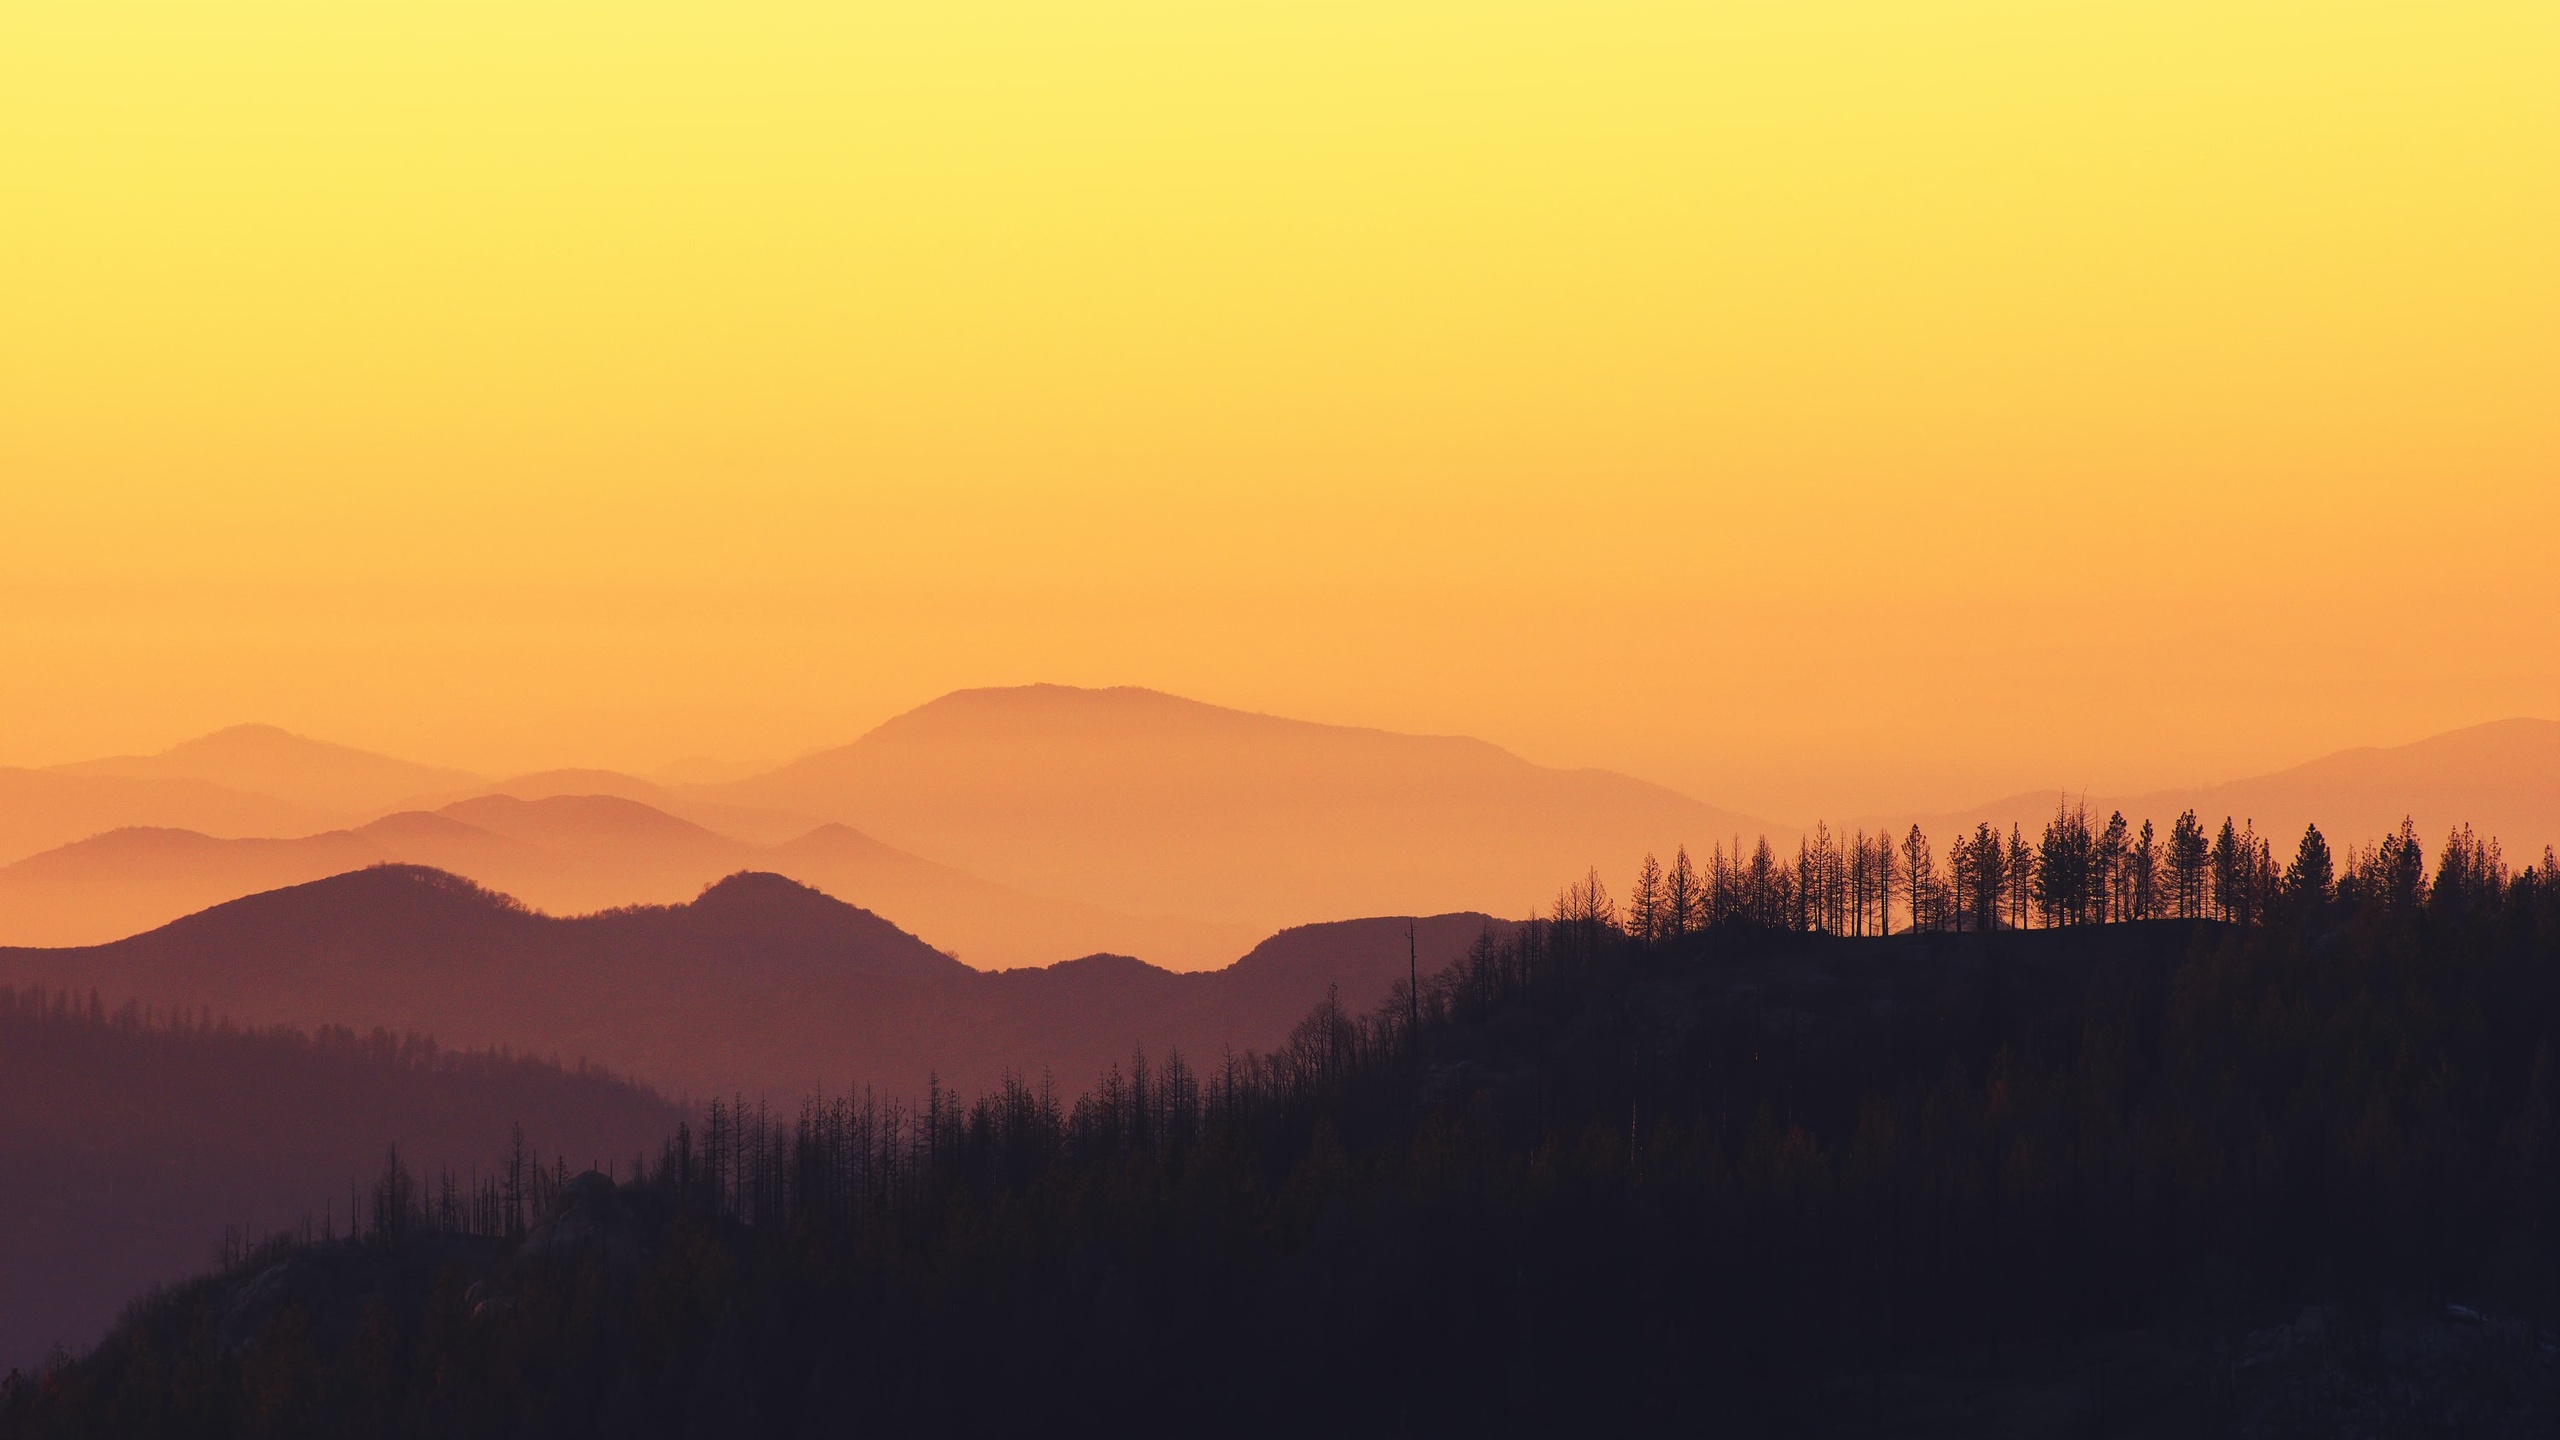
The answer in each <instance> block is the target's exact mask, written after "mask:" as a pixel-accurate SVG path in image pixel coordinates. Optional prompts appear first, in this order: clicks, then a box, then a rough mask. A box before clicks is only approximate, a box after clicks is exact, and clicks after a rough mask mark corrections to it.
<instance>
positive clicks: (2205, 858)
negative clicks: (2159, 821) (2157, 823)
mask: <svg viewBox="0 0 2560 1440" xmlns="http://www.w3.org/2000/svg"><path fill="white" fill-rule="evenodd" d="M2168 858H2169V898H2170V901H2171V903H2172V904H2173V905H2174V906H2175V907H2176V909H2177V913H2178V918H2179V919H2181V920H2194V919H2198V918H2200V917H2201V916H2203V914H2204V902H2205V893H2206V892H2205V875H2206V870H2207V867H2208V865H2209V863H2210V861H2211V858H2212V845H2211V843H2210V842H2208V841H2207V840H2206V839H2205V835H2204V825H2203V824H2202V822H2200V821H2198V820H2197V819H2196V812H2194V811H2193V810H2188V811H2185V812H2183V813H2181V814H2180V815H2179V816H2178V819H2177V822H2176V823H2175V824H2173V825H2171V826H2170V827H2169V857H2168Z"/></svg>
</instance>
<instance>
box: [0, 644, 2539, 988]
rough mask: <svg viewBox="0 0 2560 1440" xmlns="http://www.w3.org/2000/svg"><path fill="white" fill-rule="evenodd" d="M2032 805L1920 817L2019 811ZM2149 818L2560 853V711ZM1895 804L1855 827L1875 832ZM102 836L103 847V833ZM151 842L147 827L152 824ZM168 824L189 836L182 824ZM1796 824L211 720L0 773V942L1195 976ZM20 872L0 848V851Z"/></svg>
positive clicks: (977, 710)
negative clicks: (580, 934) (349, 925)
mask: <svg viewBox="0 0 2560 1440" xmlns="http://www.w3.org/2000/svg"><path fill="white" fill-rule="evenodd" d="M2061 798H2062V795H2061V792H2059V791H2033V792H2027V793H2024V794H2020V795H2015V796H2009V797H2006V798H2003V799H2001V800H1997V801H1992V802H1988V803H1986V804H1983V805H1977V806H1973V807H1969V808H1966V809H1963V810H1957V811H1949V812H1945V813H1941V814H1936V815H1928V816H1921V817H1917V818H1918V820H1919V823H1920V824H1922V825H1923V826H1924V828H1927V829H1928V830H1929V831H1930V832H1931V833H1932V834H1933V835H1942V834H1945V833H1952V832H1953V831H1955V830H1958V829H1962V828H1969V827H1970V826H1971V825H1972V824H1974V823H1975V822H1976V821H1978V820H1989V821H1992V822H1993V823H1995V824H1999V825H2001V826H2003V827H2004V828H2005V827H2006V826H2008V825H2009V824H2011V823H2016V824H2019V825H2022V826H2025V827H2028V828H2033V827H2035V826H2039V825H2041V824H2042V823H2043V821H2044V820H2045V819H2046V818H2047V817H2049V816H2050V815H2051V814H2052V813H2053V809H2054V806H2055V804H2056V803H2057V802H2058V801H2059V800H2060V799H2061ZM2090 800H2091V803H2092V804H2093V805H2094V806H2096V808H2098V809H2099V810H2100V812H2101V813H2104V812H2105V811H2106V810H2109V809H2114V808H2121V809H2123V810H2124V811H2125V813H2126V814H2127V816H2128V817H2130V818H2132V819H2133V820H2135V821H2136V822H2137V823H2138V822H2139V821H2140V820H2142V819H2143V818H2146V817H2148V818H2150V819H2153V820H2154V821H2156V822H2158V823H2160V824H2162V825H2164V826H2165V825H2166V824H2167V822H2168V821H2169V820H2170V819H2171V818H2173V817H2174V816H2175V815H2176V814H2177V813H2178V811H2180V810H2182V809H2185V808H2189V807H2193V808H2194V809H2196V810H2197V812H2198V813H2199V814H2202V815H2204V816H2206V817H2207V818H2208V819H2211V820H2214V821H2217V822H2218V821H2219V819H2220V818H2221V817H2222V816H2224V815H2226V814H2227V815H2230V816H2232V817H2233V818H2235V819H2241V820H2255V821H2256V823H2257V825H2258V828H2259V829H2260V830H2261V831H2262V832H2265V833H2268V834H2270V835H2276V836H2279V837H2280V838H2285V839H2289V838H2290V837H2291V836H2293V835H2296V834H2298V833H2299V832H2300V830H2301V827H2302V826H2303V825H2304V824H2305V823H2307V822H2309V821H2311V820H2314V819H2317V820H2318V821H2319V822H2320V824H2321V825H2322V827H2323V828H2324V830H2326V831H2328V832H2329V833H2330V834H2331V835H2332V837H2333V838H2335V839H2337V840H2339V841H2342V842H2352V841H2358V840H2362V839H2367V838H2370V837H2372V836H2374V835H2377V834H2379V833H2381V832H2382V831H2383V830H2384V829H2387V828H2390V827H2392V826H2396V825H2397V824H2398V822H2399V820H2400V817H2401V816H2402V815H2404V814H2405V815H2410V816H2412V817H2414V818H2415V820H2416V821H2417V823H2418V826H2419V828H2420V830H2421V831H2422V832H2423V833H2424V834H2425V835H2427V837H2428V838H2429V842H2430V844H2431V845H2432V844H2435V843H2439V842H2440V840H2441V837H2442V834H2443V832H2444V831H2445V830H2446V829H2447V828H2449V827H2450V826H2451V825H2453V824H2454V823H2456V822H2458V821H2466V820H2467V821H2468V822H2470V823H2471V824H2472V825H2473V826H2475V827H2476V828H2478V829H2479V830H2481V831H2482V832H2484V833H2486V834H2493V835H2496V836H2498V837H2499V838H2500V839H2501V840H2502V841H2503V842H2504V843H2505V845H2506V848H2507V850H2508V852H2509V853H2510V854H2511V855H2515V856H2517V857H2519V858H2522V857H2526V856H2534V855H2538V854H2539V853H2540V850H2541V847H2542V846H2543V845H2545V844H2560V723H2555V722H2552V721H2542V720H2510V721H2501V722H2498V723H2495V724H2491V725H2482V726H2475V727H2472V728H2470V729H2467V730H2460V731H2454V732H2451V733H2449V734H2446V735H2440V736H2437V737H2434V738H2432V739H2429V740H2425V741H2421V742H2419V743H2417V744H2414V745H2405V746H2400V747H2396V748H2391V749H2363V750H2350V751H2342V752H2339V753H2337V754H2335V755H2330V756H2327V757H2324V758H2322V759H2319V760H2315V761H2312V762H2310V763H2308V764H2306V765H2302V766H2298V767H2295V768H2293V769H2291V770H2286V771H2281V772H2277V773H2275V774H2272V775H2267V776H2260V777H2255V778H2251V779H2245V780H2239V781H2233V782H2230V783H2227V784H2221V785H2215V786H2210V787H2202V788H2198V789H2193V790H2186V791H2165V792H2160V793H2157V794H2149V795H2139V796H2129V797H2106V796H2095V797H2090ZM1913 818H1914V817H1910V816H1898V817H1869V818H1868V820H1867V821H1865V822H1864V823H1865V824H1867V825H1869V826H1870V827H1881V828H1891V829H1895V830H1899V829H1901V828H1903V827H1904V826H1907V825H1908V824H1910V823H1912V820H1913ZM117 830H125V831H127V832H129V833H124V834H109V833H105V832H110V831H117ZM153 832H159V833H153ZM167 832H191V833H185V834H176V833H167ZM1763 833H1766V834H1768V835H1769V837H1770V838H1771V839H1772V840H1773V841H1775V842H1777V843H1779V844H1780V845H1782V846H1784V845H1788V844H1791V843H1792V841H1793V839H1794V836H1795V833H1796V832H1795V831H1793V830H1791V829H1787V828H1784V827H1778V826H1771V825H1766V824H1763V823H1762V822H1760V821H1758V820H1755V819H1753V818H1751V817H1748V816H1742V815H1736V814H1734V813H1732V812H1729V811H1725V810H1720V809H1716V808H1715V807H1712V806H1709V805H1705V804H1702V803H1700V802H1697V801H1695V800H1692V799H1689V798H1688V797H1686V796H1682V795H1679V794H1677V793H1675V792H1673V791H1670V790H1666V789H1663V788H1662V787H1660V786H1655V785H1650V784H1647V783H1645V782H1643V781H1640V780H1635V779H1631V778H1629V777H1626V776H1623V775H1616V774H1611V773H1609V772H1605V771H1596V770H1558V769H1552V768H1548V767H1544V766H1539V765H1534V764H1531V763H1529V762H1527V761H1525V760H1522V759H1520V758H1519V757H1517V756H1514V755H1511V754H1510V753H1508V752H1506V751H1503V750H1501V749H1499V748H1497V747H1495V746H1492V745H1488V744H1485V743H1483V742H1481V741H1476V740H1468V739H1463V738H1456V737H1433V736H1415V735H1399V734H1393V733H1389V732H1386V731H1379V730H1364V729H1356V728H1348V727H1342V726H1330V725H1316V724H1309V723H1306V722H1303V721H1296V720H1287V719H1280V718H1277V717H1273V716H1267V715H1256V714H1249V713H1246V712H1242V711H1237V710H1230V709H1223V708H1220V707H1217V706H1212V705H1204V704H1200V703H1198V702H1195V701H1190V700H1185V699H1181V698H1179V697H1176V696H1171V695H1165V694H1161V693H1158V692H1154V691H1148V690H1139V689H1128V688H1123V689H1114V690H1080V689H1073V688H1069V687H1064V686H1051V685H1035V686H1025V687H1020V688H1014V689H997V690H966V691H960V692H956V693H954V694H951V695H946V696H944V697H942V698H941V699H939V700H935V701H933V702H931V703H929V704H927V705H924V706H922V707H919V708H918V709H916V710H912V711H909V712H908V713H906V714H904V715H900V716H898V717H896V718H895V719H892V720H890V721H888V722H887V723H885V724H883V725H881V726H879V727H878V728H877V729H875V730H873V731H871V732H870V733H869V734H867V735H864V736H863V737H862V738H860V739H859V740H856V741H855V742H854V743H852V744H850V745H846V746H841V747H838V748H836V749H831V750H826V751H822V752H819V753H817V754H814V755H810V756H807V757H804V758H802V759H800V760H797V761H794V762H793V763H791V764H789V765H786V766H783V767H781V768H779V769H776V770H773V771H771V772H768V773H765V774H762V775H757V776H753V777H750V778H748V779H744V780H733V781H727V782H723V783H719V784H662V783H657V782H653V781H651V780H646V779H642V778H639V777H636V776H631V775H625V774H620V773H618V772H614V771H606V770H556V771H547V772H542V773H538V774H531V775H519V776H515V777H511V778H508V779H502V780H494V781H493V780H487V779H484V778H481V777H476V776H471V775H467V774H464V773H463V772H460V771H455V770H450V769H442V768H438V767H433V766H424V765H416V764H412V763H410V762H407V761H402V760H397V759H392V758H390V757H386V756H378V755H369V754H366V753H365V752H362V751H357V750H351V749H348V748H346V747H343V746H337V745H330V744H327V743H325V742H321V741H316V740H310V739H305V738H303V737H300V736H295V735H291V734H288V733H287V732H284V731H281V730H277V729H275V728H273V727H271V726H238V727H234V728H233V729H230V730H225V731H221V732H218V733H216V734H214V735H210V736H206V737H203V738H202V739H199V740H194V741H190V742H188V743H186V744H184V745H180V746H178V747H176V748H175V749H172V750H170V751H167V752H165V753H163V754H160V755H154V756H139V757H121V758H116V759H111V760H101V761H91V762H84V763H81V764H78V765H70V766H62V767H56V768H54V769H50V770H5V769H0V943H19V944H48V945H52V944H68V943H94V942H100V941H104V940H106V939H110V938H115V937H119V936H123V935H129V934H134V933H137V932H139V931H141V930H144V929H147V928H149V927H151V926H153V925H157V924H161V923H165V922H167V921H169V920H172V919H175V918H177V917H178V916H181V915H184V914H188V913H191V912H193V911H195V910H197V909H201V908H203V907H205V906H207V905H211V904H216V903H219V902H221V901H223V900H228V899H234V898H238V897H240V896H244V895H248V894H251V893H254V892H256V891H259V890H263V889H272V888H275V887H277V886H281V885H289V884H295V883H300V882H303V881H307V880H312V879H317V878H320V877H322V876H325V875H329V874H334V873H338V872H341V871H344V870H347V869H351V868H355V867H357V866H360V865H366V864H372V863H378V862H384V861H393V862H403V863H415V864H425V865H431V866H435V867H437V868H441V869H446V870H451V871H453V872H455V873H457V874H462V875H466V876H469V877H470V878H472V879H473V880H476V881H478V882H480V883H482V884H485V885H488V886H491V887H494V888H496V889H499V890H503V891H505V892H507V893H509V894H512V895H516V896H518V897H519V898H522V899H524V900H526V901H527V902H528V903H531V904H533V905H536V906H538V907H540V908H542V909H545V910H549V911H553V912H556V913H572V912H580V911H586V910H592V909H597V908H602V907H608V906H614V905H627V904H641V903H671V902H675V901H679V900H684V899H688V898H690V897H691V896H692V895H694V894H696V893H697V892H699V890H700V889H701V887H702V886H703V885H705V884H707V883H709V882H710V881H712V880H714V879H717V878H718V877H720V876H722V875H725V874H728V873H730V872H732V871H735V870H740V869H758V870H768V871H773V872H776V873H780V874H785V875H788V876H791V877H792V878H794V879H797V880H800V881H802V882H804V883H806V884H809V885H813V886H816V887H818V888H820V889H822V890H825V891H827V892H828V893H830V894H833V895H835V896H837V897H839V898H841V899H844V900H847V901H849V902H852V903H854V904H857V905H861V906H863V907H865V908H868V909H870V910H873V911H875V912H877V913H879V914H883V915H887V916H890V917H893V918H894V919H895V920H896V921H897V923H898V924H900V925H902V926H904V927H906V928H908V929H909V930H911V931H913V932H914V933H916V934H917V935H919V936H922V937H923V938H924V939H926V940H927V941H929V942H930V943H931V944H932V945H934V946H935V947H938V948H941V949H944V950H946V951H949V952H951V953H954V954H957V955H958V956H959V957H960V958H961V959H963V960H965V961H967V962H968V963H969V964H971V965H974V966H977V967H979V968H989V969H992V968H1011V967H1019V966H1024V965H1035V964H1047V963H1050V962H1053V961H1057V960H1061V959H1065V958H1068V957H1071V956H1076V955H1082V954H1087V953H1091V952H1095V951H1109V952H1115V953H1124V954H1132V955H1137V956H1140V957H1142V958H1144V959H1147V960H1149V961H1152V962H1155V963H1158V964H1162V965H1165V966H1168V967H1170V968H1175V969H1198V968H1204V967H1211V966H1216V965H1221V964H1224V963H1225V962H1226V961H1227V960H1229V959H1231V958H1232V957H1234V956H1235V955H1237V954H1238V953H1240V952H1241V950H1242V949H1243V948H1244V947H1245V946H1246V945H1248V944H1250V943H1251V941H1252V940H1253V938H1254V937H1256V936H1259V935H1262V934H1266V933H1268V932H1270V931H1271V930H1273V929H1275V928H1278V927H1280V926H1284V925H1289V924H1297V923H1303V922H1307V921H1312V920H1319V919H1324V918H1329V917H1334V916H1341V915H1358V914H1379V913H1411V912H1416V911H1435V912H1436V911H1457V910H1470V911H1483V912H1489V913H1498V914H1505V915H1516V914H1523V913H1526V912H1527V911H1528V910H1529V909H1530V908H1531V907H1533V906H1536V905H1540V904H1542V903H1544V902H1546V901H1547V900H1549V899H1550V898H1551V897H1552V896H1553V895H1554V893H1555V891H1556V888H1557V887H1558V886H1559V885H1560V884H1561V883H1563V882H1564V881H1566V880H1568V879H1570V878H1571V877H1572V876H1575V875H1577V874H1579V873H1581V872H1582V871H1583V870H1584V869H1585V868H1586V867H1590V866H1597V867H1599V868H1600V870H1601V872H1602V873H1603V875H1604V876H1606V877H1608V879H1609V880H1610V882H1611V884H1612V885H1613V886H1623V884H1624V880H1625V877H1626V876H1627V875H1628V874H1629V873H1630V872H1631V871H1632V869H1633V867H1634V865H1635V863H1636V861H1637V859H1638V858H1639V857H1640V856H1641V855H1642V854H1644V853H1645V852H1646V851H1648V850H1650V851H1653V852H1654V853H1656V854H1661V855H1667V854H1668V853H1669V852H1670V851H1671V850H1672V849H1673V848H1674V847H1676V846H1679V845H1682V844H1686V845H1688V846H1689V847H1690V848H1691V849H1692V850H1693V851H1698V850H1704V849H1706V848H1707V847H1709V846H1711V845H1713V844H1715V843H1716V842H1717V841H1719V840H1730V839H1732V838H1735V837H1740V838H1741V839H1742V840H1743V841H1744V842H1745V843H1746V844H1747V843H1748V842H1749V841H1750V840H1751V839H1752V838H1753V837H1756V836H1758V835H1760V834H1763ZM10 862H16V863H10Z"/></svg>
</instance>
